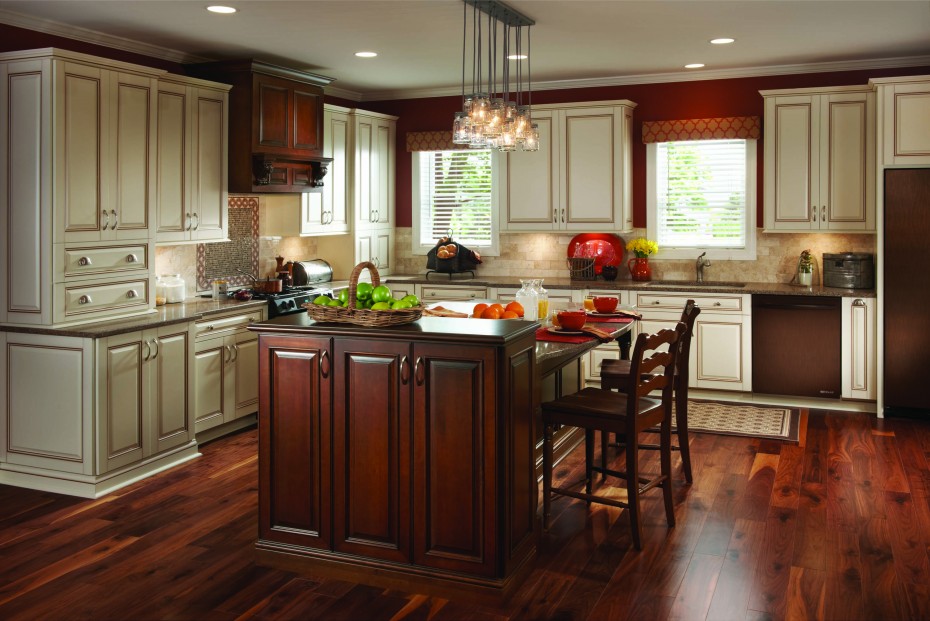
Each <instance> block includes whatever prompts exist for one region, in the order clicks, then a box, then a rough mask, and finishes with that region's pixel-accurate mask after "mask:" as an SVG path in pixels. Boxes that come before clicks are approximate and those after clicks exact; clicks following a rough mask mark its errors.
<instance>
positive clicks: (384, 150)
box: [350, 109, 397, 229]
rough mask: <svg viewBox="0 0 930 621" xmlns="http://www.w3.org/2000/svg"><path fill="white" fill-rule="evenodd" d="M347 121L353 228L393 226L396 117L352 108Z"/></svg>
mask: <svg viewBox="0 0 930 621" xmlns="http://www.w3.org/2000/svg"><path fill="white" fill-rule="evenodd" d="M350 120H351V123H352V148H353V157H352V172H353V178H354V181H355V184H354V190H353V204H354V207H355V228H356V229H385V228H393V227H394V135H395V126H396V123H397V117H396V116H389V115H387V114H378V113H377V112H366V111H364V110H358V109H353V110H352V114H351V115H350Z"/></svg>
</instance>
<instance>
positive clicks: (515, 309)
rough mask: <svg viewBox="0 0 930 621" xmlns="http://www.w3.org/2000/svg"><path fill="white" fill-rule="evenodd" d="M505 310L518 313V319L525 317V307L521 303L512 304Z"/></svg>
mask: <svg viewBox="0 0 930 621" xmlns="http://www.w3.org/2000/svg"><path fill="white" fill-rule="evenodd" d="M504 310H507V311H510V312H511V313H516V314H517V317H522V316H523V305H522V304H520V303H519V302H511V303H510V304H508V305H507V306H505V307H504Z"/></svg>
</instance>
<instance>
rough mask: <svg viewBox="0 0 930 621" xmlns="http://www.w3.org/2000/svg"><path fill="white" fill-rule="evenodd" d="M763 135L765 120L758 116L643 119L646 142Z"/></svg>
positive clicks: (751, 137)
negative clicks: (671, 119) (674, 119)
mask: <svg viewBox="0 0 930 621" xmlns="http://www.w3.org/2000/svg"><path fill="white" fill-rule="evenodd" d="M761 135H762V121H761V120H760V119H759V117H757V116H728V117H721V118H718V119H681V120H677V121H643V142H644V143H645V144H649V143H651V142H674V141H677V140H721V139H725V138H750V139H758V138H759V137H760V136H761Z"/></svg>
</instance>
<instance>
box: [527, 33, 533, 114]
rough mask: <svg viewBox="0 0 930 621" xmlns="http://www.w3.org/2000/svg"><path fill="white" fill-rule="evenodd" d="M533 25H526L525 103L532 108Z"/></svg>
mask: <svg viewBox="0 0 930 621" xmlns="http://www.w3.org/2000/svg"><path fill="white" fill-rule="evenodd" d="M532 62H533V27H532V26H527V27H526V90H527V93H526V105H528V106H529V107H530V109H531V110H532V108H533V65H532V64H531V63H532Z"/></svg>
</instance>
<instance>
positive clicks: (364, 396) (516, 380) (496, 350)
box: [251, 314, 629, 598]
mask: <svg viewBox="0 0 930 621" xmlns="http://www.w3.org/2000/svg"><path fill="white" fill-rule="evenodd" d="M628 326H629V324H613V325H612V329H613V330H614V331H616V332H624V331H626V330H628V329H629V327H628ZM537 327H538V326H537V324H535V323H533V322H522V321H486V320H475V319H450V318H433V317H424V318H422V319H420V320H419V321H417V322H415V323H412V324H407V325H402V326H392V327H386V328H367V327H360V326H352V325H348V324H331V323H315V322H313V320H311V319H310V318H309V317H308V316H306V315H303V314H300V315H290V316H285V317H279V318H277V319H275V320H273V321H270V322H267V323H262V324H258V325H255V326H253V327H252V328H251V329H252V330H254V331H255V332H258V333H259V382H260V384H259V392H260V397H259V436H260V437H259V512H260V516H259V540H258V543H257V545H256V547H257V550H258V554H259V558H260V560H261V561H262V562H263V563H267V564H272V565H275V566H278V567H284V568H288V569H292V570H304V571H311V572H314V573H321V574H325V575H328V576H333V577H337V578H342V579H348V580H353V581H357V582H367V583H372V584H378V585H381V586H386V587H392V588H406V589H407V590H411V589H412V588H413V587H412V586H411V585H414V584H415V585H416V587H415V590H416V591H417V592H427V593H433V594H437V595H443V596H450V595H457V596H459V597H461V596H463V595H465V594H467V595H468V596H470V597H476V596H477V597H491V598H496V597H500V596H506V595H507V594H508V593H509V592H510V590H511V589H512V588H513V587H515V586H516V585H517V584H518V583H519V581H520V579H521V578H522V577H523V576H524V575H525V574H526V573H527V572H528V571H529V570H530V569H531V567H532V559H533V558H534V557H535V554H536V529H537V521H536V505H537V474H536V453H537V450H536V449H537V438H536V432H535V427H536V425H535V422H534V419H535V417H536V415H537V411H538V407H539V403H540V400H541V394H542V385H543V382H544V381H546V379H547V378H545V377H543V376H542V375H541V374H540V373H539V368H540V366H542V364H545V367H546V368H547V369H549V374H550V375H553V374H557V373H558V371H559V370H560V369H562V368H564V367H565V366H566V365H570V364H571V362H572V361H575V360H577V359H578V358H579V357H580V356H581V355H583V354H584V353H585V352H586V351H587V350H588V349H590V348H592V347H595V346H596V345H597V341H590V342H588V343H581V344H570V343H560V344H554V343H544V344H542V343H541V344H540V345H541V346H542V348H541V349H542V351H540V352H539V355H537V351H538V350H537V342H536V328H537ZM601 327H604V326H603V325H602V326H601ZM540 359H542V360H540Z"/></svg>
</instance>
